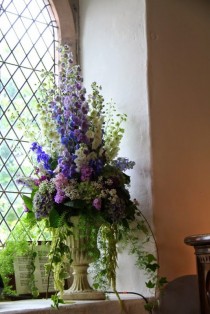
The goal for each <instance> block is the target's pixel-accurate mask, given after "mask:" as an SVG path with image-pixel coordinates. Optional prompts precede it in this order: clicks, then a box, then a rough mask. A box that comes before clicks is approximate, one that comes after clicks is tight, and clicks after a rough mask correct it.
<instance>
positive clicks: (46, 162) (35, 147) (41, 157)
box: [31, 142, 51, 172]
mask: <svg viewBox="0 0 210 314" xmlns="http://www.w3.org/2000/svg"><path fill="white" fill-rule="evenodd" d="M31 150H32V151H33V152H35V153H36V155H37V162H38V163H42V164H43V166H44V169H45V170H47V171H48V172H51V166H50V156H49V155H48V154H47V153H45V152H44V151H43V150H42V147H41V146H40V145H39V144H38V143H36V142H34V143H32V144H31Z"/></svg>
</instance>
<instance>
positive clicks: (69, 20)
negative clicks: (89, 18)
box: [49, 0, 79, 62]
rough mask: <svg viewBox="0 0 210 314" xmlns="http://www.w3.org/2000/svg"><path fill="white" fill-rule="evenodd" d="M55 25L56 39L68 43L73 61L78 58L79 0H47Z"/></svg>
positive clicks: (76, 60)
mask: <svg viewBox="0 0 210 314" xmlns="http://www.w3.org/2000/svg"><path fill="white" fill-rule="evenodd" d="M49 2H50V4H51V7H52V10H53V13H54V16H55V19H56V22H57V25H58V39H59V42H60V43H62V44H69V46H70V47H71V50H72V53H73V55H74V61H75V62H78V60H79V47H78V37H79V26H78V25H79V1H78V0H49Z"/></svg>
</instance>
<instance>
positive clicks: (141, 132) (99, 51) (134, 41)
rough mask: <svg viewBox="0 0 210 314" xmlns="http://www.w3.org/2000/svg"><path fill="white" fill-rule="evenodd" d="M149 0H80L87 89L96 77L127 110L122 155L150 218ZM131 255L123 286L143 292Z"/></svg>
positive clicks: (124, 260) (108, 94) (107, 95)
mask: <svg viewBox="0 0 210 314" xmlns="http://www.w3.org/2000/svg"><path fill="white" fill-rule="evenodd" d="M145 24H146V23H145V1H144V0H140V1H139V0H132V1H131V2H129V4H128V1H127V0H115V1H112V0H103V1H98V0H80V35H81V42H80V47H81V51H80V55H81V63H82V69H83V73H84V78H85V84H86V87H87V89H88V88H89V87H90V84H91V83H92V82H93V81H97V82H98V83H99V84H100V85H102V87H103V95H104V96H105V99H106V100H107V101H108V100H110V99H111V98H112V99H113V100H114V101H115V102H116V104H117V108H118V110H119V111H120V112H121V113H127V114H128V120H127V123H126V125H125V136H124V139H123V141H122V145H121V151H120V154H119V155H120V156H123V157H128V158H129V159H130V160H134V161H135V162H136V166H135V169H134V170H130V171H128V174H129V175H131V193H132V197H133V198H134V197H135V198H137V199H138V200H139V201H140V203H141V209H142V211H143V212H144V213H145V215H146V216H147V217H148V218H149V220H151V216H152V213H151V188H150V183H151V176H150V142H149V119H148V101H147V76H146V71H147V49H146V28H145ZM133 262H135V261H133V260H132V261H131V258H130V257H128V256H127V255H124V256H123V258H122V257H121V258H120V261H119V264H120V265H121V270H120V275H119V277H118V279H119V280H118V282H119V286H120V288H121V289H125V290H128V289H129V290H131V291H139V292H142V289H143V287H144V280H142V274H140V273H139V271H136V270H135V268H134V267H133Z"/></svg>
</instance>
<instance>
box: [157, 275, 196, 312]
mask: <svg viewBox="0 0 210 314" xmlns="http://www.w3.org/2000/svg"><path fill="white" fill-rule="evenodd" d="M154 314H202V313H201V312H200V303H199V289H198V278H197V276H196V275H186V276H182V277H178V278H176V279H175V280H173V281H171V282H169V283H168V284H167V286H166V287H165V289H164V290H163V294H162V296H161V299H160V308H159V309H158V310H157V311H155V312H154Z"/></svg>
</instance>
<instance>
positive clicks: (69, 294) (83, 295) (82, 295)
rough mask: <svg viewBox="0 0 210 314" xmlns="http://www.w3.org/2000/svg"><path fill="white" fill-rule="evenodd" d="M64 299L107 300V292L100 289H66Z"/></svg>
mask: <svg viewBox="0 0 210 314" xmlns="http://www.w3.org/2000/svg"><path fill="white" fill-rule="evenodd" d="M63 300H81V301H82V300H105V294H104V293H103V292H100V291H95V290H87V291H70V289H69V290H65V291H64V294H63Z"/></svg>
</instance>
